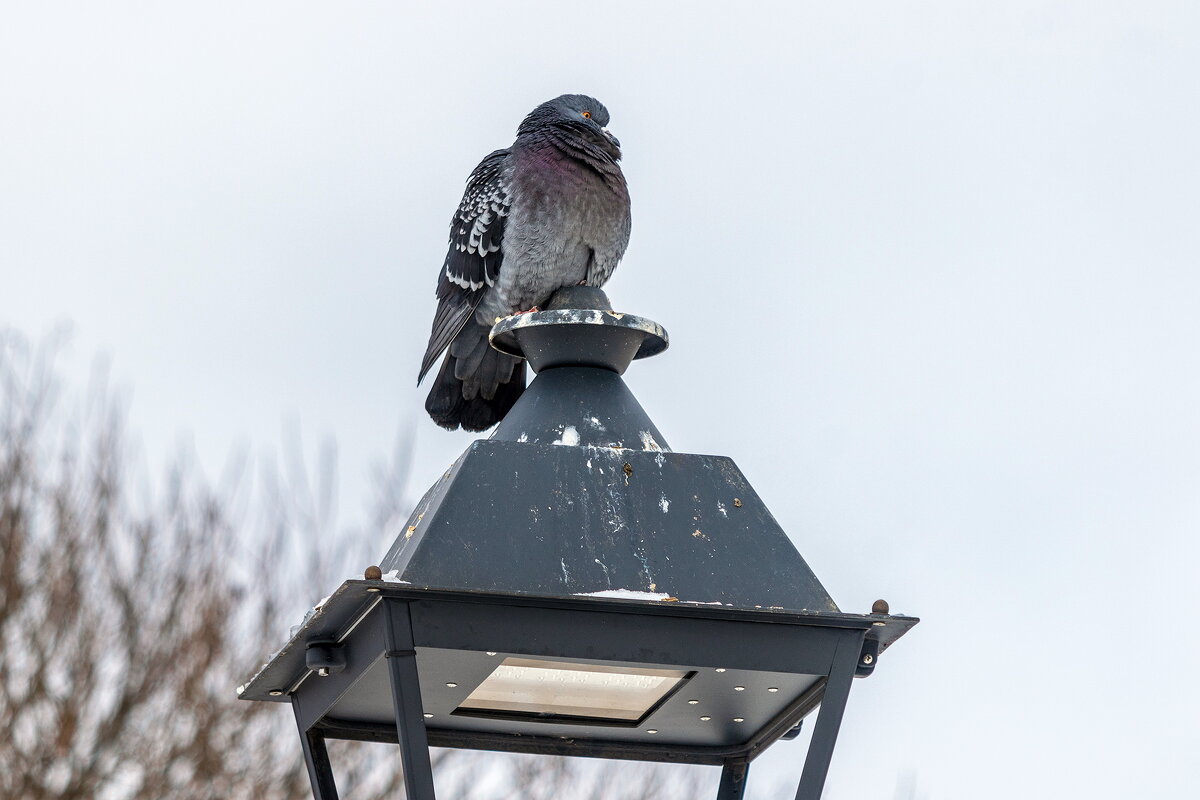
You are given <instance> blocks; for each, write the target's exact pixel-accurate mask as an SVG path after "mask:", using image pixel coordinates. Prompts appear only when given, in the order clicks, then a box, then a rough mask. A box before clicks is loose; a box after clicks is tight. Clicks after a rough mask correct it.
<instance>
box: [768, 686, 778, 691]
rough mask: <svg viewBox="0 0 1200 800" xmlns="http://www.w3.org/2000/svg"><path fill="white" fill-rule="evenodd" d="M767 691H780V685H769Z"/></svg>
mask: <svg viewBox="0 0 1200 800" xmlns="http://www.w3.org/2000/svg"><path fill="white" fill-rule="evenodd" d="M767 691H768V692H778V691H779V687H778V686H768V687H767Z"/></svg>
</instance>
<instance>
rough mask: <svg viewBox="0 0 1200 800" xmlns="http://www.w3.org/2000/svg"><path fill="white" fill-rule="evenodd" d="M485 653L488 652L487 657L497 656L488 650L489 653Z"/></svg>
mask: <svg viewBox="0 0 1200 800" xmlns="http://www.w3.org/2000/svg"><path fill="white" fill-rule="evenodd" d="M485 652H486V654H487V655H489V656H494V655H496V654H495V653H493V652H492V651H491V650H487V651H485Z"/></svg>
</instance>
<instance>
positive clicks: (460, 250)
mask: <svg viewBox="0 0 1200 800" xmlns="http://www.w3.org/2000/svg"><path fill="white" fill-rule="evenodd" d="M508 154H509V151H508V150H497V151H496V152H494V153H492V154H491V155H489V156H488V157H487V158H485V159H483V161H481V162H479V166H477V167H476V168H475V171H474V172H472V173H471V177H470V178H468V179H467V190H466V191H465V192H464V193H463V198H462V202H461V203H459V204H458V210H457V211H455V212H454V216H452V217H451V218H450V249H449V251H448V252H447V253H446V262H445V264H443V265H442V274H441V276H440V277H439V278H438V287H437V298H438V309H437V314H435V315H434V318H433V330H432V331H431V332H430V334H429V346H428V347H427V348H426V350H425V358H424V359H422V361H421V374H420V375H419V376H418V377H417V382H418V383H420V382H421V378H424V377H425V373H426V372H428V371H429V368H430V367H431V366H433V363H434V362H435V361H437V358H438V356H440V355H441V354H442V351H443V350H445V349H446V347H447V346H449V344H450V342H452V341H453V340H454V337H455V336H457V335H458V332H459V331H461V330H462V328H463V326H464V325H466V324H467V322H468V321H469V320H470V319H471V317H472V315H474V313H475V309H476V308H477V307H478V306H479V302H480V301H481V300H482V299H483V296H484V295H485V294H486V293H487V291H488V289H490V288H491V287H492V286H493V285H495V283H496V277H497V276H498V275H499V274H500V263H501V261H503V259H504V251H503V250H502V249H501V242H502V241H503V239H504V221H505V218H507V217H508V209H509V206H510V205H511V203H512V196H511V193H510V191H509V186H508V181H507V176H506V174H505V167H506V165H507V163H508Z"/></svg>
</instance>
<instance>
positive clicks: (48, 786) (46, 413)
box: [0, 331, 715, 800]
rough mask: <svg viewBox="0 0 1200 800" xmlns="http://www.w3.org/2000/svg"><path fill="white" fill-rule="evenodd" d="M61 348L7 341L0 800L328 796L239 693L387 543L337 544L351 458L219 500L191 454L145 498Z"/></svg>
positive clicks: (370, 775) (366, 759)
mask: <svg viewBox="0 0 1200 800" xmlns="http://www.w3.org/2000/svg"><path fill="white" fill-rule="evenodd" d="M52 351H53V347H49V348H45V347H43V348H38V347H34V346H32V345H30V344H28V343H27V342H26V341H25V340H24V339H22V338H21V337H20V336H18V335H15V334H13V333H6V332H3V331H0V545H2V553H0V731H4V734H5V735H3V736H0V798H12V800H17V799H18V798H19V799H20V800H41V798H62V799H63V800H70V799H72V798H80V799H84V798H86V799H87V800H91V799H92V798H96V799H97V800H134V799H136V800H142V799H143V798H144V799H146V800H151V799H153V800H159V799H160V798H180V799H181V800H191V799H192V798H196V799H198V800H199V799H206V798H222V799H223V800H228V798H252V799H253V800H276V799H277V798H278V799H280V800H282V799H283V798H305V797H308V796H310V795H309V788H308V779H307V775H306V774H305V772H304V770H303V767H302V765H301V764H300V761H299V752H298V751H299V747H298V741H297V737H296V734H295V731H294V728H293V724H292V720H291V715H290V713H289V712H288V711H287V710H286V709H285V708H280V707H278V706H276V705H274V704H263V703H244V702H240V701H238V700H236V699H235V696H234V693H233V687H234V686H235V685H236V684H237V683H239V682H241V681H242V680H244V678H245V677H246V676H247V675H249V674H250V673H251V672H252V671H253V669H254V667H255V665H256V664H258V663H261V661H262V660H263V659H264V657H265V655H266V652H265V651H266V650H267V649H268V647H269V646H271V645H274V644H278V643H279V642H281V641H283V640H284V639H285V637H286V634H287V630H286V628H287V627H288V626H289V625H290V624H291V623H294V622H298V621H299V619H300V616H301V612H302V610H303V606H304V605H311V604H312V603H313V602H314V601H315V600H316V599H317V598H318V597H320V596H322V595H324V594H326V593H328V592H329V591H330V590H331V589H332V588H334V587H335V586H336V585H337V583H339V582H340V580H341V578H343V577H347V576H350V575H357V574H361V570H362V566H363V565H365V564H366V563H368V559H369V556H370V555H371V554H370V553H368V552H366V551H365V550H364V549H362V548H363V544H364V543H366V542H369V541H370V540H369V538H368V537H365V536H362V535H361V531H354V530H353V529H350V530H347V531H339V530H338V528H337V525H338V522H337V519H336V516H337V515H336V513H335V505H334V500H333V498H334V496H335V494H336V491H335V488H336V473H335V465H336V458H335V457H334V455H333V453H332V447H331V446H328V445H327V446H325V447H323V448H322V450H323V455H321V456H319V457H318V458H317V459H316V463H317V469H316V470H314V471H310V470H309V469H307V468H306V466H305V459H304V457H303V455H302V454H301V451H302V448H301V447H300V446H299V444H298V442H299V437H298V436H296V437H294V440H293V441H294V443H296V444H295V447H294V448H293V449H292V450H290V451H289V452H288V454H287V456H286V457H285V458H284V459H283V464H284V466H283V468H281V469H266V470H258V469H250V468H247V467H246V462H247V460H248V459H246V458H244V457H243V458H240V459H234V460H233V461H232V462H231V464H232V466H231V467H230V469H228V470H227V471H226V474H225V475H224V476H223V478H222V480H221V481H220V482H219V483H218V484H217V485H216V486H213V485H210V483H209V482H208V481H206V480H205V478H204V476H203V475H201V474H200V473H199V471H198V470H197V469H195V468H193V467H192V466H190V464H191V463H192V461H191V459H189V458H187V457H180V459H179V460H178V462H177V466H176V467H174V468H173V469H171V470H170V471H169V472H168V474H167V475H166V477H165V479H164V480H163V481H162V482H161V486H157V487H152V488H145V486H146V480H145V478H144V476H141V475H139V474H137V472H136V471H135V470H132V469H130V463H131V458H130V455H131V454H130V449H129V445H128V443H127V439H126V436H125V427H124V426H125V422H124V415H123V413H122V412H121V410H120V407H119V403H116V402H115V401H114V400H113V397H112V393H111V392H109V391H107V389H105V388H104V387H103V386H101V387H99V388H96V389H93V390H92V391H91V392H89V393H88V394H87V397H86V398H85V400H84V402H82V403H77V402H76V399H75V398H74V397H73V396H72V395H71V394H70V393H69V392H63V391H62V387H61V385H60V383H59V381H58V380H57V378H56V376H55V375H54V373H53V361H54V359H53V352H52ZM397 453H398V456H397V458H396V459H395V460H394V463H393V464H392V465H389V466H387V467H384V468H381V469H380V470H379V472H378V474H379V479H380V495H381V499H380V503H379V510H378V511H377V512H376V513H375V514H373V515H372V517H371V519H370V521H369V523H368V524H370V525H373V526H378V525H380V524H381V523H382V522H383V521H384V520H386V519H388V518H391V517H394V516H396V515H397V514H400V513H402V511H403V510H404V501H403V496H402V493H401V492H400V490H399V487H400V486H402V484H403V479H404V474H405V464H406V463H407V461H406V453H407V450H406V448H405V446H404V440H403V439H402V440H401V444H400V445H399V446H398V448H397ZM310 472H311V473H312V474H311V475H310ZM256 478H257V480H256ZM252 487H256V488H252ZM355 542H357V543H359V544H358V546H357V549H356V547H355V546H354V543H355ZM331 756H332V758H333V760H334V763H335V769H337V771H338V781H339V784H340V785H341V786H342V788H343V796H344V797H347V798H364V799H365V798H383V797H389V796H398V787H399V786H400V784H401V777H400V776H399V775H398V772H397V762H398V759H397V758H396V755H395V751H394V748H384V747H382V746H378V745H364V744H358V743H333V746H331ZM435 769H436V772H437V780H438V784H439V790H440V792H441V794H442V795H443V796H444V797H448V798H461V800H475V798H480V799H482V798H485V797H496V798H499V797H518V796H519V797H522V798H535V799H538V798H545V799H546V800H550V799H551V798H554V800H559V798H566V797H578V798H584V799H585V800H606V799H607V798H617V797H624V798H630V799H631V800H667V799H668V798H676V797H678V798H683V797H693V796H696V795H697V791H696V788H697V787H696V782H697V781H698V780H704V782H706V783H708V782H715V776H713V775H710V774H708V773H699V774H698V773H697V772H696V771H695V770H692V771H690V772H686V771H684V770H683V769H682V768H671V767H665V768H664V767H659V768H649V767H642V766H639V765H630V764H613V765H611V766H605V765H599V766H598V765H596V764H594V763H588V762H586V761H583V762H577V761H574V760H567V759H551V758H530V757H520V756H480V755H476V754H467V753H464V752H462V751H436V752H435ZM714 788H715V786H714ZM707 793H708V792H707V791H705V792H704V794H707Z"/></svg>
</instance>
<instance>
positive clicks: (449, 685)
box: [446, 681, 458, 689]
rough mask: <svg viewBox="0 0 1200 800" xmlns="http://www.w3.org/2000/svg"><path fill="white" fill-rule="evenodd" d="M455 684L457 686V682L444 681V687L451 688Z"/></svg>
mask: <svg viewBox="0 0 1200 800" xmlns="http://www.w3.org/2000/svg"><path fill="white" fill-rule="evenodd" d="M457 686H458V684H457V683H455V682H454V681H446V688H448V689H453V688H455V687H457Z"/></svg>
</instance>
